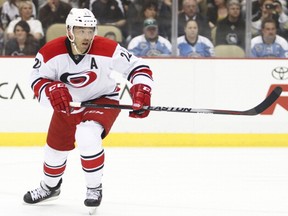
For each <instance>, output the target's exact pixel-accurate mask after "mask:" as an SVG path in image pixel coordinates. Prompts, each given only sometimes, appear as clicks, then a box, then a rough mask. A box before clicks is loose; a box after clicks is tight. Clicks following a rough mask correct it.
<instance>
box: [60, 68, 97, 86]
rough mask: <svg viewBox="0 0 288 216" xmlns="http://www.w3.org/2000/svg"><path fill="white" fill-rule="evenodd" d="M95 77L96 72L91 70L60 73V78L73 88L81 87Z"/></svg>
mask: <svg viewBox="0 0 288 216" xmlns="http://www.w3.org/2000/svg"><path fill="white" fill-rule="evenodd" d="M96 79H97V74H96V73H95V72H93V71H84V72H80V73H76V74H70V73H68V72H67V73H64V74H62V75H61V77H60V80H61V81H62V82H64V83H66V84H69V85H71V86H73V87H75V88H82V87H85V86H87V85H89V84H90V83H92V82H93V81H95V80H96Z"/></svg>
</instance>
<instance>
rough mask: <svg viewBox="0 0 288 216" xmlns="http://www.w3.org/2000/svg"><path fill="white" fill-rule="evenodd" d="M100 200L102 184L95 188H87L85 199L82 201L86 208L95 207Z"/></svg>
mask: <svg viewBox="0 0 288 216" xmlns="http://www.w3.org/2000/svg"><path fill="white" fill-rule="evenodd" d="M101 200H102V184H100V185H99V186H98V187H96V188H87V192H86V199H85V201H84V204H85V206H87V207H97V206H99V205H100V204H101Z"/></svg>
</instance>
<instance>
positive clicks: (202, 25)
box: [178, 0, 211, 39]
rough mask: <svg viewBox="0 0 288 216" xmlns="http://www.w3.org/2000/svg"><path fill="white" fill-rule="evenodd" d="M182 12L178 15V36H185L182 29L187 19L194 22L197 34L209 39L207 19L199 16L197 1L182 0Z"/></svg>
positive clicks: (209, 32)
mask: <svg viewBox="0 0 288 216" xmlns="http://www.w3.org/2000/svg"><path fill="white" fill-rule="evenodd" d="M182 9H183V11H182V12H181V13H179V15H178V36H182V35H184V34H185V32H184V27H185V24H186V22H187V20H189V19H193V20H196V22H197V24H198V26H199V34H200V35H202V36H204V37H207V38H209V39H211V30H210V27H209V24H208V19H207V17H204V16H202V14H200V13H199V12H198V11H199V8H198V4H197V0H183V2H182Z"/></svg>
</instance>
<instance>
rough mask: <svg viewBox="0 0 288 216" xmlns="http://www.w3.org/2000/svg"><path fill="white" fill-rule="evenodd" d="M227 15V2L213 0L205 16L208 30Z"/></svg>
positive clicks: (224, 0) (225, 0)
mask: <svg viewBox="0 0 288 216" xmlns="http://www.w3.org/2000/svg"><path fill="white" fill-rule="evenodd" d="M227 15H228V8H227V0H213V1H212V4H211V6H210V7H208V9H207V16H208V20H209V26H210V28H214V27H215V26H217V23H218V22H219V21H220V20H223V19H224V18H225V17H226V16H227Z"/></svg>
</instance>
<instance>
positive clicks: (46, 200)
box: [23, 196, 59, 206]
mask: <svg viewBox="0 0 288 216" xmlns="http://www.w3.org/2000/svg"><path fill="white" fill-rule="evenodd" d="M58 198H59V196H55V197H50V198H48V199H45V200H42V201H40V202H37V203H26V202H25V201H23V205H35V206H37V205H41V204H44V205H45V204H46V202H48V203H49V202H50V201H53V200H57V199H58Z"/></svg>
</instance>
